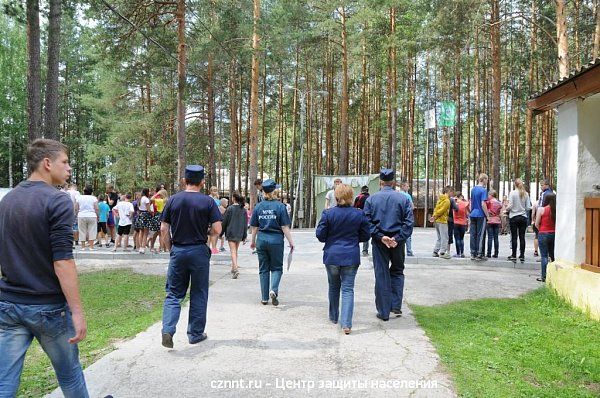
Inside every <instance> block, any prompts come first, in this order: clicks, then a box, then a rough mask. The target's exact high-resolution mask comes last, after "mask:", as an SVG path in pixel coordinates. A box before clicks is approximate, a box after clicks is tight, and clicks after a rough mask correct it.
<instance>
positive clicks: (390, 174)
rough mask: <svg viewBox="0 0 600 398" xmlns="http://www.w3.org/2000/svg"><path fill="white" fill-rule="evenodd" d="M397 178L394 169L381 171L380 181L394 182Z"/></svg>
mask: <svg viewBox="0 0 600 398" xmlns="http://www.w3.org/2000/svg"><path fill="white" fill-rule="evenodd" d="M394 177H395V173H394V170H392V169H381V170H380V171H379V179H380V180H381V181H392V180H393V179H394Z"/></svg>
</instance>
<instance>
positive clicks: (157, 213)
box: [148, 187, 169, 253]
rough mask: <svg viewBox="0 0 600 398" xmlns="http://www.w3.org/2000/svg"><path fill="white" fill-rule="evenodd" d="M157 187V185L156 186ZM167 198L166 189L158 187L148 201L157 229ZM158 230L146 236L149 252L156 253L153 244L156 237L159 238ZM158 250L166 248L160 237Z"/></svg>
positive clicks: (165, 249)
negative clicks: (152, 207) (150, 204)
mask: <svg viewBox="0 0 600 398" xmlns="http://www.w3.org/2000/svg"><path fill="white" fill-rule="evenodd" d="M157 188H159V187H157ZM168 198H169V195H168V194H167V191H166V190H165V189H158V190H157V192H156V193H155V194H154V195H153V196H152V197H151V198H150V202H152V205H153V206H154V220H153V221H154V224H155V225H158V226H159V230H160V222H161V218H162V212H163V209H164V208H165V204H167V199H168ZM152 230H154V228H152ZM159 235H160V232H158V231H156V232H155V233H154V234H153V235H152V236H151V237H150V238H148V246H149V247H150V252H151V253H157V251H156V250H155V249H154V244H155V242H156V238H160V237H159ZM159 251H161V252H162V251H167V248H166V247H165V245H164V244H163V242H162V239H161V240H160V242H159Z"/></svg>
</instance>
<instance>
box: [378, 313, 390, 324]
mask: <svg viewBox="0 0 600 398" xmlns="http://www.w3.org/2000/svg"><path fill="white" fill-rule="evenodd" d="M377 318H379V319H381V320H382V321H384V322H387V321H389V320H390V318H384V317H383V316H381V315H379V313H377Z"/></svg>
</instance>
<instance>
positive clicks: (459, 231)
mask: <svg viewBox="0 0 600 398" xmlns="http://www.w3.org/2000/svg"><path fill="white" fill-rule="evenodd" d="M465 232H467V226H466V225H461V224H454V242H455V243H454V244H455V246H456V254H457V255H459V256H460V255H461V254H465Z"/></svg>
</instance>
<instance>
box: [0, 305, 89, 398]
mask: <svg viewBox="0 0 600 398" xmlns="http://www.w3.org/2000/svg"><path fill="white" fill-rule="evenodd" d="M73 336H75V328H74V327H73V320H72V318H71V312H70V311H69V307H68V306H67V305H66V304H45V305H31V304H17V303H9V302H7V301H0V397H1V398H5V397H6V398H8V397H14V396H16V394H17V390H18V388H19V382H20V378H21V372H22V370H23V360H24V359H25V353H26V352H27V349H28V348H29V345H30V344H31V341H32V340H33V338H34V337H35V338H36V339H37V341H38V342H39V343H40V345H41V346H42V349H43V350H44V352H46V355H48V357H49V358H50V361H51V362H52V366H53V367H54V372H55V373H56V378H57V379H58V384H59V385H60V388H61V390H62V392H63V394H64V396H65V397H66V398H71V397H73V398H81V397H84V398H87V397H88V392H87V387H86V385H85V379H84V377H83V371H82V369H81V364H80V363H79V350H78V349H77V344H69V341H68V340H69V339H70V338H71V337H73Z"/></svg>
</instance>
